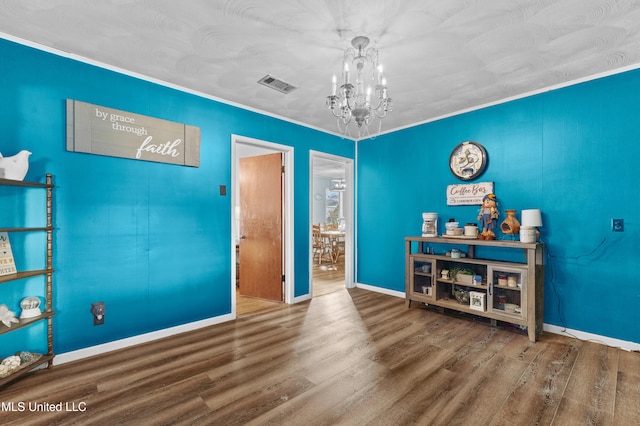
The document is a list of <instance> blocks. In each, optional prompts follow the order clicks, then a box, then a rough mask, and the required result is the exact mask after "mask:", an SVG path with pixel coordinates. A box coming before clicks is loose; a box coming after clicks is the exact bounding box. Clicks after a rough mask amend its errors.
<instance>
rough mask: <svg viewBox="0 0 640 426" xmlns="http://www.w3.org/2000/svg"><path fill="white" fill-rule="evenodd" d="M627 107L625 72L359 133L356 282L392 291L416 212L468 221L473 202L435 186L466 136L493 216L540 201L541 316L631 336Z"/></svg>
mask: <svg viewBox="0 0 640 426" xmlns="http://www.w3.org/2000/svg"><path fill="white" fill-rule="evenodd" d="M638 111H640V71H632V72H626V73H623V74H618V75H615V76H611V77H607V78H602V79H599V80H594V81H590V82H586V83H582V84H578V85H575V86H572V87H568V88H564V89H560V90H555V91H552V92H548V93H544V94H540V95H537V96H532V97H528V98H525V99H521V100H517V101H513V102H509V103H505V104H501V105H498V106H493V107H489V108H485V109H481V110H478V111H475V112H470V113H467V114H462V115H458V116H455V117H452V118H447V119H443V120H439V121H436V122H433V123H428V124H424V125H421V126H417V127H413V128H410V129H406V130H403V131H398V132H394V133H391V134H388V135H383V136H379V137H377V138H376V139H374V140H365V141H361V142H359V145H358V165H359V168H358V171H357V177H358V199H357V203H358V225H359V226H358V241H357V246H358V271H357V277H358V281H359V282H360V283H365V284H369V285H373V286H379V287H383V288H387V289H391V290H397V291H404V241H403V238H404V237H405V236H410V235H419V234H420V231H421V224H422V218H421V212H425V211H434V212H438V213H439V217H440V220H439V227H440V232H443V231H444V222H445V221H446V219H448V218H450V217H454V218H456V219H457V220H458V221H460V222H461V223H466V222H470V221H475V218H476V215H477V211H478V206H457V207H453V206H451V207H450V206H447V204H446V193H445V192H446V191H445V189H446V187H447V185H450V184H455V183H463V182H462V181H459V180H457V179H456V178H455V177H454V176H453V175H452V174H451V172H450V170H449V167H448V159H449V155H450V153H451V151H452V150H453V148H454V147H455V146H456V145H457V144H458V143H460V142H463V141H466V140H473V141H477V142H479V143H481V144H482V145H484V147H485V148H486V150H487V152H488V155H489V165H488V168H487V170H486V172H485V173H484V175H482V176H481V177H480V178H478V179H477V180H476V181H479V182H487V181H488V182H494V183H495V192H496V195H497V197H498V198H499V201H500V209H501V219H500V220H502V219H503V218H504V217H505V216H504V209H517V210H518V211H520V210H522V209H527V208H540V209H541V210H542V213H543V224H544V227H543V228H541V234H542V240H543V241H544V242H545V244H546V251H547V256H546V259H545V261H546V271H545V314H544V321H545V323H547V324H553V325H557V326H560V327H567V328H570V329H575V330H580V331H584V332H588V333H595V334H598V335H603V336H608V337H611V338H616V339H622V340H627V341H633V342H640V327H638V325H637V324H638V323H639V322H640V321H639V320H640V314H639V312H640V309H638V306H640V285H638V283H639V281H640V279H639V278H638V273H637V270H638V249H640V242H639V241H640V235H639V232H638V229H639V225H640V223H639V220H638V214H639V213H638V212H639V211H640V195H638V189H637V186H638V177H637V172H638V159H639V158H640V144H639V143H638V140H639V139H640V125H638V123H639V122H640V121H639V120H638V117H637V116H638ZM518 216H519V213H518ZM614 217H615V218H624V219H625V231H624V232H623V233H612V232H611V219H612V218H614Z"/></svg>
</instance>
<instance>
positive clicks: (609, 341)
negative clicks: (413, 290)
mask: <svg viewBox="0 0 640 426" xmlns="http://www.w3.org/2000/svg"><path fill="white" fill-rule="evenodd" d="M356 287H358V288H361V289H363V290H369V291H375V292H377V293H383V294H388V295H390V296H396V297H400V298H403V299H404V298H405V293H404V292H401V291H395V290H389V289H386V288H381V287H375V286H372V285H367V284H360V283H357V284H356ZM542 328H543V330H544V331H548V332H549V333H554V334H559V335H561V336H567V337H573V338H575V339H579V340H584V341H587V342H596V343H600V344H603V345H606V346H611V347H613V348H620V349H623V350H625V351H640V343H636V342H629V341H626V340H619V339H614V338H611V337H607V336H600V335H598V334H592V333H585V332H584V331H579V330H571V329H568V328H566V327H558V326H556V325H551V324H543V325H542Z"/></svg>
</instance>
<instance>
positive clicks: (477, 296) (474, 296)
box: [469, 291, 487, 312]
mask: <svg viewBox="0 0 640 426" xmlns="http://www.w3.org/2000/svg"><path fill="white" fill-rule="evenodd" d="M486 304H487V295H486V293H484V292H482V291H470V292H469V308H471V309H473V310H475V311H482V312H485V311H486V310H487V308H486Z"/></svg>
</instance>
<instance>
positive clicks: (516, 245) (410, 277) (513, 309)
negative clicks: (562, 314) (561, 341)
mask: <svg viewBox="0 0 640 426" xmlns="http://www.w3.org/2000/svg"><path fill="white" fill-rule="evenodd" d="M405 245H406V249H405V250H406V271H405V287H406V293H405V294H406V296H405V298H406V305H407V307H410V306H411V302H412V301H414V302H422V303H424V304H426V305H433V306H436V307H439V308H441V309H451V310H456V311H460V312H465V313H469V314H473V315H478V316H481V317H485V318H489V319H491V320H492V323H493V324H495V323H496V321H504V322H508V323H512V324H516V325H519V326H522V327H526V329H527V333H528V336H529V339H530V340H531V341H534V342H535V341H536V339H537V338H538V337H539V335H540V333H541V332H542V324H543V316H544V262H543V250H544V246H543V244H542V243H521V242H519V241H504V240H490V241H486V240H477V239H459V238H444V237H406V238H405ZM460 246H462V247H463V249H462V252H463V253H464V254H465V256H464V257H460V258H454V257H451V256H447V255H446V252H448V251H450V249H451V248H454V247H455V248H457V247H460ZM478 247H483V257H482V258H480V257H477V256H476V254H477V252H478V251H477V250H476V248H478ZM497 249H501V250H504V249H506V250H507V251H508V252H509V254H510V255H511V256H508V257H509V258H514V259H516V258H518V257H520V256H519V255H518V253H513V252H511V250H515V251H520V252H521V253H520V255H523V260H513V261H512V260H504V259H499V258H497V257H496V256H493V255H492V252H494V251H498V250H497ZM494 254H495V253H494ZM503 257H504V256H503ZM443 271H449V273H448V275H447V274H445V275H443ZM474 276H475V278H476V280H473V279H472V278H473V277H474ZM456 294H457V295H458V298H459V299H460V301H459V300H458V299H456Z"/></svg>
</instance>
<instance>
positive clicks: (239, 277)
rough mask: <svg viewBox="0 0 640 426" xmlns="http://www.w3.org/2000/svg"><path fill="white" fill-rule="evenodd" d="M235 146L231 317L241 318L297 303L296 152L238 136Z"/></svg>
mask: <svg viewBox="0 0 640 426" xmlns="http://www.w3.org/2000/svg"><path fill="white" fill-rule="evenodd" d="M231 144H232V160H233V162H232V191H231V198H232V202H231V205H232V212H231V216H232V230H233V232H232V236H233V239H232V244H231V248H232V250H231V252H232V256H231V258H232V280H231V281H232V283H231V284H232V315H234V316H237V315H242V314H252V313H255V311H265V310H270V309H271V308H276V307H277V306H279V305H282V304H283V303H292V299H293V267H292V265H293V250H291V249H290V248H291V247H292V245H293V244H292V241H293V214H292V206H293V200H292V196H293V194H292V193H293V191H292V188H293V148H292V147H288V146H284V145H279V144H275V143H271V142H266V141H260V140H256V139H252V138H246V137H242V136H237V135H232V139H231ZM268 176H270V177H268ZM267 192H268V194H267ZM267 203H268V204H270V205H269V206H267ZM274 247H277V249H276V250H274V249H273V248H274ZM267 254H268V256H267ZM267 278H268V279H267Z"/></svg>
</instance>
